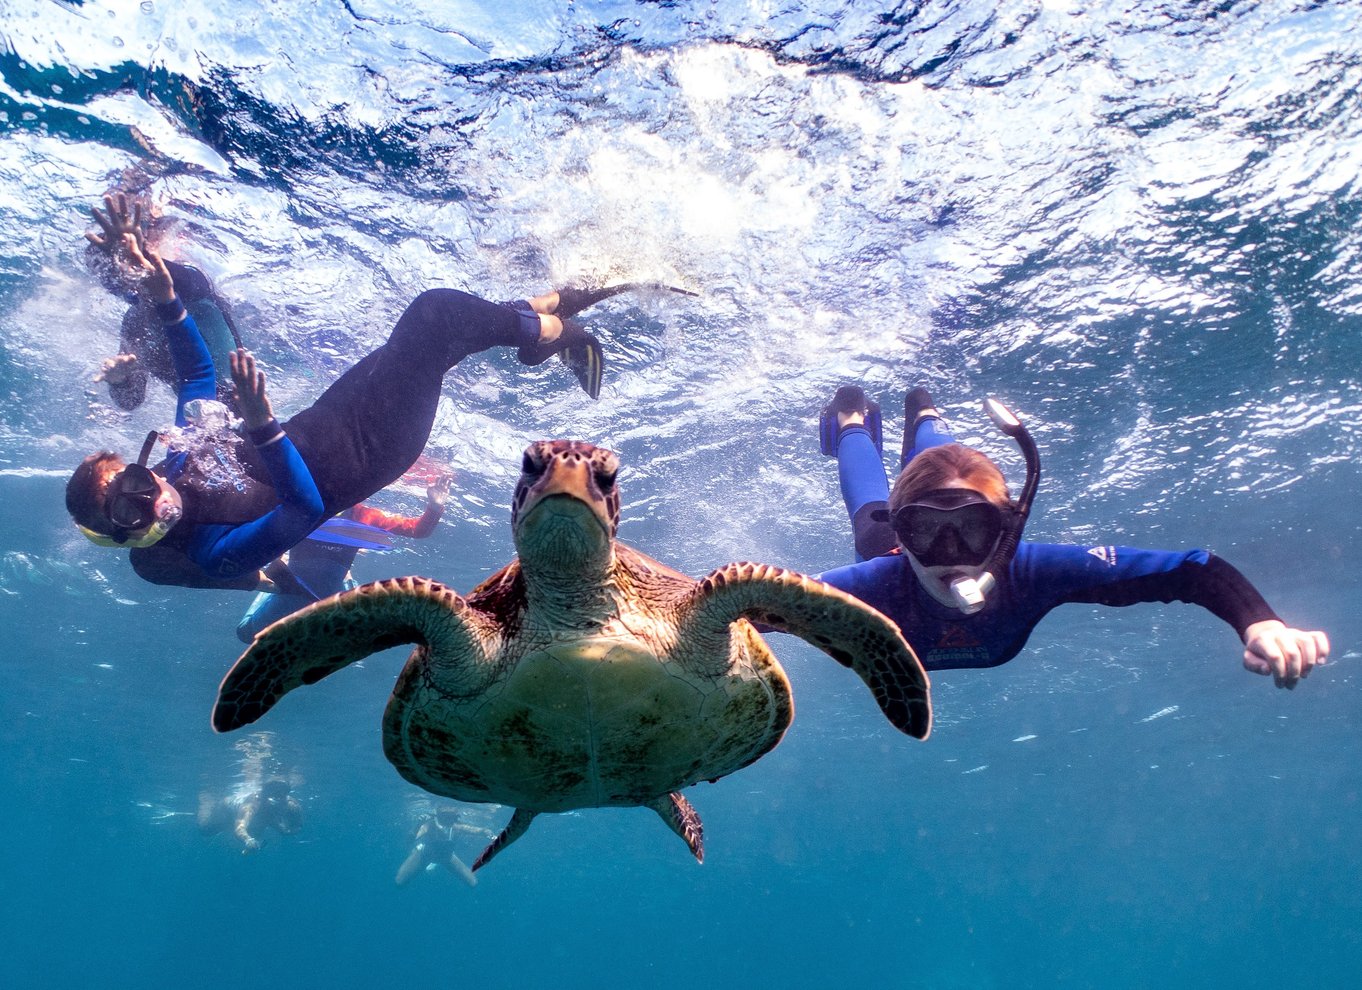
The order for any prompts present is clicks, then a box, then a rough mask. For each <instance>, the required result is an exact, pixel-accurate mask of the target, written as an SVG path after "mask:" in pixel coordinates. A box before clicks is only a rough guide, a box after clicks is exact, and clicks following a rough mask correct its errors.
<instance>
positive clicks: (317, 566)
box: [236, 502, 444, 643]
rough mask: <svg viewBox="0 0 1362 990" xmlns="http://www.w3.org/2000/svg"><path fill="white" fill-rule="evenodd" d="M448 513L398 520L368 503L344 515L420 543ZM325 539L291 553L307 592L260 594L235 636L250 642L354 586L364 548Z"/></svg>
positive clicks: (433, 508)
mask: <svg viewBox="0 0 1362 990" xmlns="http://www.w3.org/2000/svg"><path fill="white" fill-rule="evenodd" d="M443 512H444V506H442V505H440V504H439V503H438V502H431V503H429V504H428V505H427V506H426V511H425V512H423V513H422V514H421V515H419V516H399V515H395V514H392V513H388V512H384V511H382V510H381V509H375V508H373V507H371V506H367V505H356V506H354V507H353V508H351V509H347V510H346V511H345V512H343V513H341V515H342V517H343V518H346V519H353V520H354V521H355V522H358V523H363V524H364V525H366V526H373V527H375V528H377V529H381V530H384V531H386V532H389V533H392V534H393V535H395V536H407V537H410V538H412V539H416V540H420V539H424V538H425V537H427V536H429V535H430V534H431V533H433V532H434V531H435V526H436V524H438V523H439V521H440V516H441V514H442V513H443ZM320 536H321V534H314V535H313V537H312V538H311V539H306V540H304V541H303V542H302V543H299V544H298V545H297V546H296V547H294V548H293V549H292V550H290V551H289V555H288V567H289V570H290V571H291V572H292V574H293V577H294V579H295V580H296V581H297V582H298V583H299V584H300V585H301V586H302V587H303V588H304V589H305V590H306V591H307V594H304V595H292V594H276V593H269V592H261V593H260V594H258V595H256V596H255V600H254V601H252V602H251V605H250V608H248V609H247V610H246V614H245V615H243V616H242V617H241V621H240V622H238V623H237V627H236V635H237V638H238V639H239V640H241V641H242V642H243V643H249V642H251V641H252V640H253V639H255V636H256V634H257V633H259V632H260V631H261V630H262V629H264V628H265V627H266V626H268V625H270V624H272V623H275V622H278V621H279V620H280V619H282V618H284V617H285V616H287V615H292V614H293V613H294V612H296V611H298V610H299V609H300V608H303V607H305V606H307V605H310V604H312V603H313V602H315V601H318V600H320V599H322V598H326V597H328V596H330V595H335V594H339V593H340V592H342V591H348V590H349V589H351V588H353V587H355V580H354V578H352V577H350V568H351V566H353V564H354V562H355V556H356V555H357V554H358V553H359V551H360V548H359V547H355V546H350V545H347V544H340V543H331V542H327V541H325V540H324V539H321V538H319V537H320Z"/></svg>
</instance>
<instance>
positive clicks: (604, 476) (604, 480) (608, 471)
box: [592, 466, 619, 492]
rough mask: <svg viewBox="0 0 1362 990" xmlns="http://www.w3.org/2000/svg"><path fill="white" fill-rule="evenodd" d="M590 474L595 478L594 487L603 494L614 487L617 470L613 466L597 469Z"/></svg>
mask: <svg viewBox="0 0 1362 990" xmlns="http://www.w3.org/2000/svg"><path fill="white" fill-rule="evenodd" d="M592 474H593V475H595V478H596V487H597V488H599V489H600V490H601V491H603V492H608V491H610V489H612V488H614V487H615V477H616V476H617V475H618V474H619V468H617V467H614V466H607V467H598V468H596V469H595V470H594V471H592Z"/></svg>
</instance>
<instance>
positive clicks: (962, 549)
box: [892, 488, 1003, 567]
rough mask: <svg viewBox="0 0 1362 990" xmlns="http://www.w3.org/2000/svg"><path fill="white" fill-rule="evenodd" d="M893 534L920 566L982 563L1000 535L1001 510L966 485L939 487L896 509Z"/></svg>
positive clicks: (965, 565)
mask: <svg viewBox="0 0 1362 990" xmlns="http://www.w3.org/2000/svg"><path fill="white" fill-rule="evenodd" d="M892 523H893V527H894V533H895V535H896V536H897V537H898V538H899V542H900V543H902V544H903V547H904V549H906V550H907V551H908V552H909V553H911V554H912V555H913V556H914V557H916V558H917V559H918V561H919V562H920V563H921V564H922V566H923V567H982V566H983V565H984V564H985V563H987V562H988V559H989V558H990V557H991V556H992V555H993V551H994V550H995V549H997V546H998V541H999V540H1000V539H1002V534H1003V512H1002V510H1001V509H999V508H998V506H996V505H994V504H993V503H992V502H990V501H989V500H988V499H986V498H985V497H984V496H983V495H981V494H980V493H979V492H976V491H974V490H973V489H969V488H938V489H936V490H934V491H930V492H926V493H924V494H923V495H920V496H919V497H918V498H916V499H915V500H914V501H913V502H911V503H910V504H908V505H905V506H903V507H902V508H900V509H899V510H898V511H897V512H896V513H894V516H893V519H892Z"/></svg>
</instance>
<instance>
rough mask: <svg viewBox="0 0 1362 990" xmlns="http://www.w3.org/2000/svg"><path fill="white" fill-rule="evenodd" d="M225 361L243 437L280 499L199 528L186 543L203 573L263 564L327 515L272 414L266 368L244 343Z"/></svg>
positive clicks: (232, 572) (230, 572)
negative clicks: (249, 514)
mask: <svg viewBox="0 0 1362 990" xmlns="http://www.w3.org/2000/svg"><path fill="white" fill-rule="evenodd" d="M229 360H230V362H231V367H232V381H233V383H234V384H235V385H236V396H237V406H238V407H239V408H240V409H241V416H242V419H243V420H244V422H245V426H246V432H247V436H248V437H249V438H250V440H251V442H252V443H253V444H255V448H256V450H257V451H259V453H260V459H261V461H262V462H263V463H264V465H265V469H266V470H267V471H268V472H269V475H270V481H271V483H272V484H273V485H274V491H275V493H276V494H277V495H278V496H279V503H278V504H277V505H276V506H275V507H274V508H273V509H271V510H270V511H269V512H267V513H265V515H263V516H261V517H260V518H258V519H253V520H251V521H250V522H247V523H242V524H241V525H238V526H223V525H219V526H201V527H199V530H198V532H197V533H196V535H195V537H194V539H193V541H192V542H191V544H190V547H189V555H190V557H191V558H192V559H193V561H194V562H195V563H196V564H198V565H199V566H200V567H202V568H203V569H204V570H206V571H208V573H210V574H212V575H215V576H217V577H225V578H230V577H236V576H237V575H240V574H244V573H247V572H249V571H254V570H257V569H258V568H261V567H264V566H265V565H266V564H268V563H270V562H271V561H273V560H274V559H275V558H276V557H278V556H279V555H280V554H282V553H284V552H285V551H287V550H289V549H291V548H292V547H294V546H296V545H297V544H298V543H299V542H300V541H301V540H303V539H304V538H305V537H306V536H307V534H308V533H310V532H312V531H313V530H314V529H316V528H317V526H318V525H320V524H321V522H322V520H323V519H325V518H326V509H325V506H324V504H323V501H322V496H321V493H320V492H319V491H318V490H317V483H316V481H315V480H313V477H312V472H311V471H309V470H308V467H307V464H306V463H305V462H304V461H303V458H302V455H301V454H299V453H298V448H297V447H295V446H294V445H293V441H292V440H290V439H289V438H288V435H287V434H286V433H285V432H284V429H283V427H281V426H280V425H279V421H278V420H276V419H275V418H274V411H273V409H272V408H271V406H270V400H269V396H268V395H267V394H266V391H265V372H264V371H263V370H261V369H260V368H259V367H257V365H256V363H255V358H254V357H253V356H252V355H251V353H250V352H249V351H247V350H246V349H244V348H239V349H237V350H235V351H233V352H232V354H231V356H230V358H229Z"/></svg>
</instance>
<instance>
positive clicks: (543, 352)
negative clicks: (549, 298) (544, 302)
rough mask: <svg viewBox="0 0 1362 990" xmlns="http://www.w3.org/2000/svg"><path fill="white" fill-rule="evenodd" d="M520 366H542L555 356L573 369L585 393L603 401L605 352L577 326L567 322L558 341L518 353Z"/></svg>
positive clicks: (597, 341) (528, 347) (595, 340)
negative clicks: (602, 381) (601, 396)
mask: <svg viewBox="0 0 1362 990" xmlns="http://www.w3.org/2000/svg"><path fill="white" fill-rule="evenodd" d="M517 354H518V355H519V357H520V363H521V364H528V365H536V364H543V363H544V362H545V361H547V360H548V359H549V358H551V357H553V356H554V355H555V354H557V355H558V357H559V359H560V360H561V361H562V362H563V363H564V364H565V365H567V366H568V368H569V369H571V371H572V373H573V374H574V375H576V376H577V381H578V382H579V383H581V386H582V391H584V392H586V394H587V395H589V396H591V398H593V399H598V398H600V395H601V379H602V378H603V377H604V375H605V353H604V352H603V351H602V349H601V342H600V341H599V340H597V339H596V338H595V337H594V336H593V335H592V334H590V333H588V332H587V331H585V330H583V329H582V328H581V327H580V326H579V325H578V324H576V323H573V322H566V323H564V324H563V332H562V334H560V335H559V337H558V339H557V340H554V341H551V342H549V343H547V344H531V345H527V346H525V347H522V348H520V350H519V351H518V352H517Z"/></svg>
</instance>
